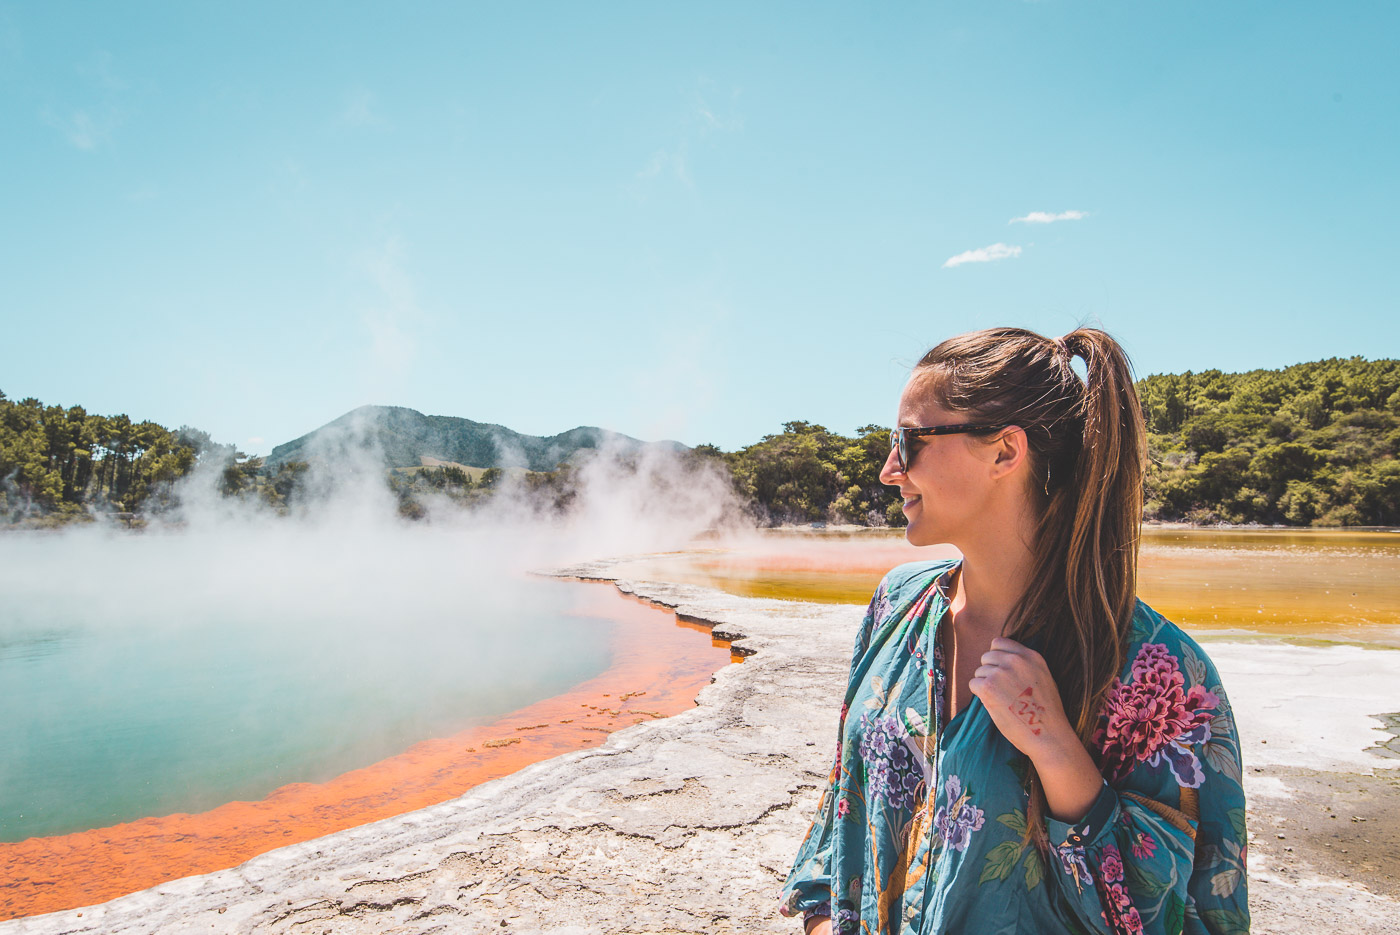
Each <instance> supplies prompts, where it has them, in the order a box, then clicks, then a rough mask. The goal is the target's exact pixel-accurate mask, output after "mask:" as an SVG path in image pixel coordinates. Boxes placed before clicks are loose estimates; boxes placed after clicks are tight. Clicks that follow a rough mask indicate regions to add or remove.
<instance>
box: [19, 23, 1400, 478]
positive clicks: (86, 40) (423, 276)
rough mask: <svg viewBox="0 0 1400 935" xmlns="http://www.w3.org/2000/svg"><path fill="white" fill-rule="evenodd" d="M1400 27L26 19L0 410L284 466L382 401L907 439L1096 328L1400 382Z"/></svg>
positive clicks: (677, 431) (1212, 356)
mask: <svg viewBox="0 0 1400 935" xmlns="http://www.w3.org/2000/svg"><path fill="white" fill-rule="evenodd" d="M1398 33H1400V7H1397V6H1396V5H1395V4H1392V3H1364V2H1351V3H1346V4H1318V3H1280V2H1270V3H1250V2H1232V3H1228V4H1216V3H1205V2H1178V3H1124V2H1118V0H1115V2H1099V3H1090V2H1066V0H1044V2H1038V3H1029V2H1023V0H978V2H962V3H923V4H913V3H872V4H850V3H846V4H816V3H795V4H780V3H763V4H753V3H734V4H720V3H706V4H690V5H681V4H667V3H647V4H630V3H627V4H624V3H595V4H570V3H557V4H529V5H527V4H492V5H486V4H467V3H409V4H394V5H389V4H351V3H334V4H332V3H313V2H301V3H295V4H274V3H240V4H215V3H135V2H129V3H120V4H118V3H109V4H94V3H65V2H52V3H0V120H3V126H4V128H5V130H4V133H3V137H0V163H2V164H3V169H4V171H3V172H0V217H3V219H4V221H3V223H0V316H3V330H2V331H0V390H4V391H5V392H6V393H8V394H9V395H10V396H11V397H15V398H19V397H24V396H36V397H39V398H40V399H42V400H44V401H45V402H50V403H62V404H65V405H71V404H82V405H85V406H87V407H88V409H89V410H90V411H98V412H103V413H108V414H112V413H117V412H125V413H127V414H129V415H131V416H132V417H133V418H138V419H140V418H148V419H152V420H155V421H158V422H161V423H164V424H166V425H170V426H177V425H180V424H190V425H196V426H199V427H202V428H204V429H205V430H207V431H210V432H212V433H213V434H214V436H215V437H216V438H217V439H219V440H222V441H228V442H233V443H236V444H238V445H240V446H242V447H243V448H244V449H245V450H248V451H252V452H261V453H265V452H266V451H267V450H269V449H270V448H271V446H272V445H274V444H277V443H280V442H283V441H287V440H289V439H291V438H293V437H295V436H297V435H300V434H302V433H304V432H306V431H309V430H310V429H312V428H315V427H316V426H318V425H321V424H323V423H325V422H327V421H329V420H330V419H332V418H335V417H336V416H338V415H340V414H341V413H343V412H345V411H347V410H349V409H351V408H353V407H355V406H358V405H362V404H365V403H380V404H391V405H403V406H410V407H412V408H415V409H419V410H422V411H424V412H428V413H433V414H444V415H459V416H466V417H468V418H472V419H476V420H479V421H486V422H499V423H503V424H505V425H509V426H510V427H512V428H514V429H516V430H519V431H523V432H529V433H535V434H552V433H554V432H558V431H562V430H565V429H568V428H571V427H573V426H575V425H578V424H595V425H603V426H606V427H609V428H612V429H616V430H619V431H623V432H626V433H628V434H631V435H635V436H639V437H644V438H661V437H670V438H676V439H679V440H681V441H683V442H686V443H688V444H695V443H699V442H713V443H716V444H719V445H720V446H722V447H724V448H734V447H738V446H741V445H744V444H747V443H749V442H752V441H756V440H757V439H758V438H759V437H761V436H762V435H763V434H765V433H768V432H775V431H778V430H779V429H780V426H781V423H782V422H784V421H787V420H792V419H805V420H809V421H816V422H821V423H823V424H825V425H827V426H829V427H831V428H834V429H837V430H840V431H847V432H849V431H851V430H853V429H854V428H855V427H856V426H858V425H862V424H865V423H868V422H872V421H875V422H883V423H888V422H889V421H890V420H891V419H892V418H893V413H894V408H895V402H896V396H897V394H898V390H899V387H900V385H901V383H902V381H903V378H904V376H905V374H906V373H907V368H908V366H909V364H910V363H912V362H913V361H914V360H915V359H917V358H918V356H919V355H920V354H921V353H922V352H923V351H924V350H925V349H926V348H927V347H928V346H930V345H932V344H933V343H936V342H937V341H938V340H941V339H942V338H944V337H947V336H949V335H951V334H955V333H958V332H961V331H965V330H969V329H972V328H977V327H983V326H988V325H994V324H1016V325H1024V326H1028V327H1031V328H1035V329H1037V330H1041V331H1044V332H1046V333H1050V334H1061V333H1063V332H1065V331H1067V330H1069V329H1071V328H1073V327H1074V326H1075V325H1076V324H1077V323H1079V322H1081V321H1088V322H1092V323H1098V324H1100V325H1101V326H1103V327H1105V328H1107V329H1108V330H1109V331H1111V332H1113V333H1114V334H1116V335H1117V336H1118V337H1119V338H1120V339H1121V340H1122V341H1123V343H1124V344H1125V346H1126V347H1127V349H1128V351H1129V353H1130V354H1131V355H1132V357H1133V359H1134V361H1135V364H1136V367H1137V370H1138V372H1139V374H1144V375H1145V374H1148V373H1154V372H1161V371H1179V370H1186V369H1194V370H1202V369H1208V368H1220V369H1224V370H1246V369H1251V368H1255V367H1275V366H1281V365H1286V364H1290V363H1296V362H1298V361H1303V360H1312V359H1317V358H1319V357H1328V356H1352V355H1358V354H1359V355H1363V356H1366V357H1370V358H1375V357H1394V356H1397V355H1400V308H1398V307H1397V305H1400V303H1397V299H1396V295H1397V286H1400V274H1397V269H1400V263H1397V261H1396V257H1395V254H1396V250H1395V247H1396V237H1395V233H1394V231H1395V224H1396V218H1397V216H1400V211H1398V210H1397V209H1400V197H1397V196H1398V195H1400V181H1397V175H1400V174H1398V173H1396V172H1395V170H1394V161H1395V158H1396V153H1397V152H1400V145H1397V144H1400V138H1398V137H1400V64H1398V63H1400V55H1397V49H1396V42H1395V38H1394V37H1395V36H1396V35H1397V34H1398ZM1035 213H1039V215H1050V216H1058V215H1068V216H1066V217H1062V218H1060V219H1058V220H1054V221H1052V222H1048V223H1047V222H1044V221H1041V222H1036V221H1035V220H1034V219H1032V220H1022V221H1014V220H1013V219H1017V218H1033V215H1034V214H1035ZM964 255H967V257H968V258H969V259H965V260H964V261H962V262H952V263H950V262H949V261H950V260H954V259H955V258H958V257H960V256H964ZM978 260H980V261H978Z"/></svg>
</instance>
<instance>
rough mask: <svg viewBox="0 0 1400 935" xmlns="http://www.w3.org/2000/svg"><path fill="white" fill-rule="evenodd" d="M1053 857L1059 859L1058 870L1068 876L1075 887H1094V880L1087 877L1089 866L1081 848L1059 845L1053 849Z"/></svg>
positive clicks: (1066, 844)
mask: <svg viewBox="0 0 1400 935" xmlns="http://www.w3.org/2000/svg"><path fill="white" fill-rule="evenodd" d="M1055 856H1056V857H1057V858H1058V859H1059V862H1060V868H1061V869H1062V870H1064V872H1065V873H1066V874H1068V875H1069V878H1070V879H1071V880H1073V881H1074V885H1075V886H1076V887H1081V888H1082V887H1084V886H1093V885H1094V878H1093V877H1092V876H1090V875H1089V865H1088V864H1087V863H1086V862H1085V860H1084V848H1083V846H1081V845H1074V844H1069V843H1065V844H1061V845H1060V846H1059V847H1057V848H1055Z"/></svg>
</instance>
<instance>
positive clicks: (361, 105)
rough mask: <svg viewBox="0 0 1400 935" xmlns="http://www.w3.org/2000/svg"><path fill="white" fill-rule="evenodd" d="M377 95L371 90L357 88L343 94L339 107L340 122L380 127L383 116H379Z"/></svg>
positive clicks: (352, 125)
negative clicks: (343, 98)
mask: <svg viewBox="0 0 1400 935" xmlns="http://www.w3.org/2000/svg"><path fill="white" fill-rule="evenodd" d="M378 104H379V97H378V96H377V95H376V94H375V93H374V92H373V91H367V90H365V89H364V88H359V89H357V90H355V91H351V92H350V93H349V94H347V95H345V101H344V104H343V106H342V107H341V109H340V122H341V123H343V124H345V125H346V126H351V127H382V126H383V125H384V118H383V117H381V116H380V114H379V109H378Z"/></svg>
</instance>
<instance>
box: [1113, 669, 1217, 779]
mask: <svg viewBox="0 0 1400 935" xmlns="http://www.w3.org/2000/svg"><path fill="white" fill-rule="evenodd" d="M1131 675H1132V681H1131V682H1128V683H1126V684H1125V683H1124V682H1123V681H1122V679H1114V680H1113V686H1112V687H1111V688H1110V689H1109V693H1108V697H1107V699H1105V701H1104V707H1103V711H1102V712H1101V714H1100V722H1099V728H1098V730H1097V731H1096V732H1095V733H1094V742H1095V744H1096V745H1097V746H1098V748H1099V750H1100V751H1101V753H1102V756H1103V768H1104V773H1105V775H1106V776H1107V777H1108V778H1109V780H1110V781H1117V780H1120V779H1122V778H1123V777H1125V776H1127V775H1128V773H1130V772H1132V770H1133V768H1134V767H1135V766H1137V764H1139V763H1147V764H1149V765H1151V766H1157V765H1159V764H1160V763H1161V762H1163V761H1164V760H1165V761H1166V764H1167V766H1168V767H1169V768H1170V769H1171V771H1172V775H1173V776H1175V777H1176V780H1177V783H1178V784H1180V785H1182V786H1187V787H1189V788H1192V789H1195V788H1198V787H1199V786H1200V785H1201V783H1202V782H1203V781H1204V779H1205V774H1204V773H1203V772H1202V771H1201V762H1200V760H1199V759H1198V758H1197V756H1196V753H1195V751H1194V750H1192V749H1191V748H1192V746H1193V745H1195V744H1199V743H1205V742H1206V741H1207V740H1209V739H1210V719H1211V715H1212V714H1213V713H1214V710H1215V707H1216V705H1217V704H1219V699H1218V698H1216V697H1215V695H1214V694H1212V693H1211V692H1208V691H1206V690H1205V688H1204V687H1202V686H1200V685H1193V686H1192V687H1191V689H1190V690H1189V691H1187V690H1186V680H1185V679H1184V678H1183V677H1182V675H1181V669H1180V666H1179V665H1178V664H1177V661H1176V657H1175V656H1173V655H1171V653H1169V652H1168V651H1167V648H1166V646H1164V645H1162V644H1160V643H1144V644H1143V645H1142V646H1141V647H1140V648H1139V649H1138V654H1137V657H1136V658H1135V659H1134V660H1133V665H1132V670H1131Z"/></svg>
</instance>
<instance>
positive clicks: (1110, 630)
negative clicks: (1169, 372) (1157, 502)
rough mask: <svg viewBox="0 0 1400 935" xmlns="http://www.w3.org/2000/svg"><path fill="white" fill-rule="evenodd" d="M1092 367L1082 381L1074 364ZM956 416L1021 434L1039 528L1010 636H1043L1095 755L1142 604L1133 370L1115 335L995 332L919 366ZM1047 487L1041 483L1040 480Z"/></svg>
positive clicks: (1036, 824)
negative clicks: (1102, 715) (1101, 718)
mask: <svg viewBox="0 0 1400 935" xmlns="http://www.w3.org/2000/svg"><path fill="white" fill-rule="evenodd" d="M1075 357H1078V358H1081V359H1082V360H1083V361H1084V365H1085V376H1084V379H1082V380H1081V379H1080V377H1079V375H1078V374H1077V373H1076V372H1075V370H1074V366H1073V359H1074V358H1075ZM915 369H916V373H925V374H927V375H928V376H929V377H930V378H932V379H931V380H930V381H929V384H928V385H929V387H930V389H931V391H932V392H933V393H934V395H935V397H936V398H937V399H938V401H939V403H940V404H941V405H942V406H943V407H944V408H946V409H949V410H952V411H962V412H967V413H970V414H973V415H974V416H975V417H976V418H977V419H978V420H979V421H980V420H982V419H985V420H987V421H994V422H999V423H1006V424H1011V425H1016V426H1019V427H1020V428H1021V429H1022V430H1023V431H1025V433H1026V437H1027V439H1028V442H1029V446H1030V462H1031V468H1032V476H1033V477H1034V478H1035V483H1033V485H1032V488H1033V493H1032V498H1033V501H1034V502H1036V503H1038V504H1039V507H1040V511H1039V520H1038V525H1037V530H1036V536H1035V540H1034V542H1033V543H1032V569H1031V577H1030V583H1029V584H1028V586H1027V588H1026V591H1025V593H1024V594H1023V595H1022V596H1021V599H1020V601H1019V602H1018V603H1017V604H1016V606H1015V607H1014V609H1013V610H1012V612H1011V615H1010V617H1009V619H1008V621H1007V629H1006V635H1007V636H1008V637H1010V638H1011V639H1015V640H1018V641H1021V642H1025V641H1027V640H1030V639H1035V638H1037V637H1041V636H1043V637H1045V638H1044V639H1037V640H1036V642H1037V643H1038V645H1039V646H1040V647H1041V655H1042V656H1044V658H1045V661H1046V664H1047V666H1048V667H1049V669H1050V673H1051V675H1053V676H1054V678H1055V683H1056V685H1057V686H1058V687H1059V690H1060V698H1061V701H1062V702H1063V704H1064V709H1065V714H1066V715H1067V716H1068V717H1069V721H1070V724H1071V725H1073V726H1074V729H1075V733H1076V734H1078V736H1079V739H1080V742H1081V743H1083V744H1084V746H1085V748H1086V749H1088V750H1089V751H1090V753H1091V754H1092V753H1093V752H1094V751H1093V743H1092V740H1093V735H1094V731H1095V728H1096V727H1097V722H1098V713H1099V709H1100V707H1101V706H1102V704H1103V701H1104V698H1105V697H1106V696H1107V694H1108V692H1109V689H1110V688H1111V687H1112V685H1113V681H1114V679H1115V678H1116V677H1117V676H1118V673H1119V672H1120V671H1121V669H1122V667H1123V663H1124V660H1125V657H1126V652H1127V643H1128V631H1129V628H1130V627H1131V624H1132V616H1133V607H1134V603H1135V600H1136V594H1137V556H1138V542H1139V538H1140V535H1141V529H1142V499H1143V491H1142V480H1143V472H1144V470H1145V467H1146V458H1147V448H1146V429H1145V427H1144V425H1143V420H1142V409H1141V406H1140V404H1139V402H1138V396H1137V390H1136V389H1135V388H1134V386H1133V378H1132V369H1131V366H1130V365H1129V363H1128V358H1127V355H1126V354H1124V352H1123V349H1122V348H1121V347H1120V346H1119V345H1118V342H1116V341H1114V340H1113V338H1111V337H1110V336H1109V335H1108V334H1107V333H1105V332H1103V331H1100V330H1098V329H1095V328H1078V329H1076V330H1074V331H1071V332H1070V333H1069V334H1067V335H1065V336H1064V337H1063V338H1059V339H1050V338H1045V337H1042V336H1041V335H1038V334H1035V333H1034V332H1031V331H1026V330H1024V329H1019V328H995V329H989V330H986V331H978V332H973V333H972V334H967V335H961V336H959V337H956V338H951V339H949V340H948V341H944V342H943V343H942V344H940V345H938V346H937V347H935V348H934V349H933V350H931V351H929V352H928V353H927V354H926V355H924V358H923V359H922V360H921V361H920V362H919V365H918V367H916V368H915ZM1042 478H1043V479H1044V483H1043V485H1042V484H1041V483H1040V481H1041V479H1042ZM1027 782H1028V786H1029V789H1028V791H1029V794H1030V802H1029V806H1028V808H1027V816H1026V817H1027V821H1026V837H1027V839H1028V840H1032V841H1034V842H1035V843H1036V845H1037V846H1038V847H1039V848H1040V850H1041V851H1042V852H1044V851H1045V850H1047V849H1048V847H1049V842H1048V840H1047V837H1046V831H1045V812H1046V803H1045V795H1044V792H1043V791H1042V790H1041V788H1040V783H1039V778H1038V777H1037V776H1036V774H1035V769H1034V767H1031V769H1030V773H1029V776H1028V780H1027Z"/></svg>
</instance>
